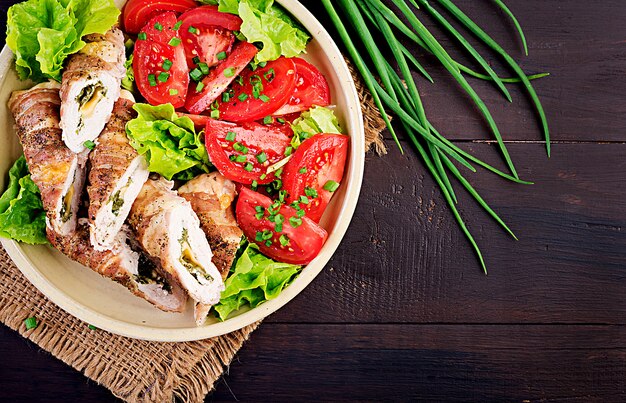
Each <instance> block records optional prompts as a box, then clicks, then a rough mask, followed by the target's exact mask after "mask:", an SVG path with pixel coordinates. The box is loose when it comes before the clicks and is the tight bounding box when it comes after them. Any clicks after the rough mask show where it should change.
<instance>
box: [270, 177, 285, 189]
mask: <svg viewBox="0 0 626 403" xmlns="http://www.w3.org/2000/svg"><path fill="white" fill-rule="evenodd" d="M272 187H273V188H274V189H276V190H279V189H281V188H282V187H283V181H281V180H280V179H276V180H275V181H274V182H272Z"/></svg>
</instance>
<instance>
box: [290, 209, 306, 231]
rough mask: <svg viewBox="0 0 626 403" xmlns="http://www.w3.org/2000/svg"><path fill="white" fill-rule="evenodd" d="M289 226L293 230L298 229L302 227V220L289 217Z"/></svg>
mask: <svg viewBox="0 0 626 403" xmlns="http://www.w3.org/2000/svg"><path fill="white" fill-rule="evenodd" d="M300 211H304V210H300ZM289 225H291V226H292V227H294V228H298V227H299V226H301V225H302V219H301V218H298V217H290V218H289Z"/></svg>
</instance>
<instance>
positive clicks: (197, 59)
mask: <svg viewBox="0 0 626 403" xmlns="http://www.w3.org/2000/svg"><path fill="white" fill-rule="evenodd" d="M191 61H192V62H194V63H195V64H198V63H200V58H199V57H198V56H196V57H194V58H193V59H191Z"/></svg>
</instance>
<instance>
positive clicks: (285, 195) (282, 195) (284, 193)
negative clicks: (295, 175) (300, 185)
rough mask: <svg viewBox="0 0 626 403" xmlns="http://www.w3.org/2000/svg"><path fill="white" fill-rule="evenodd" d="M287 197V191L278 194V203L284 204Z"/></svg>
mask: <svg viewBox="0 0 626 403" xmlns="http://www.w3.org/2000/svg"><path fill="white" fill-rule="evenodd" d="M286 197H287V191H286V190H281V191H280V192H278V201H279V202H281V203H284V202H285V198H286Z"/></svg>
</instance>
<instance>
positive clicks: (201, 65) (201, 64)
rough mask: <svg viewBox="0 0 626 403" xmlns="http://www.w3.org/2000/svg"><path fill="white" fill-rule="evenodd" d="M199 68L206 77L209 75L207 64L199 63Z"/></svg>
mask: <svg viewBox="0 0 626 403" xmlns="http://www.w3.org/2000/svg"><path fill="white" fill-rule="evenodd" d="M198 68H199V69H200V71H201V72H202V74H204V75H205V76H206V75H207V74H209V65H208V64H206V63H198Z"/></svg>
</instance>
